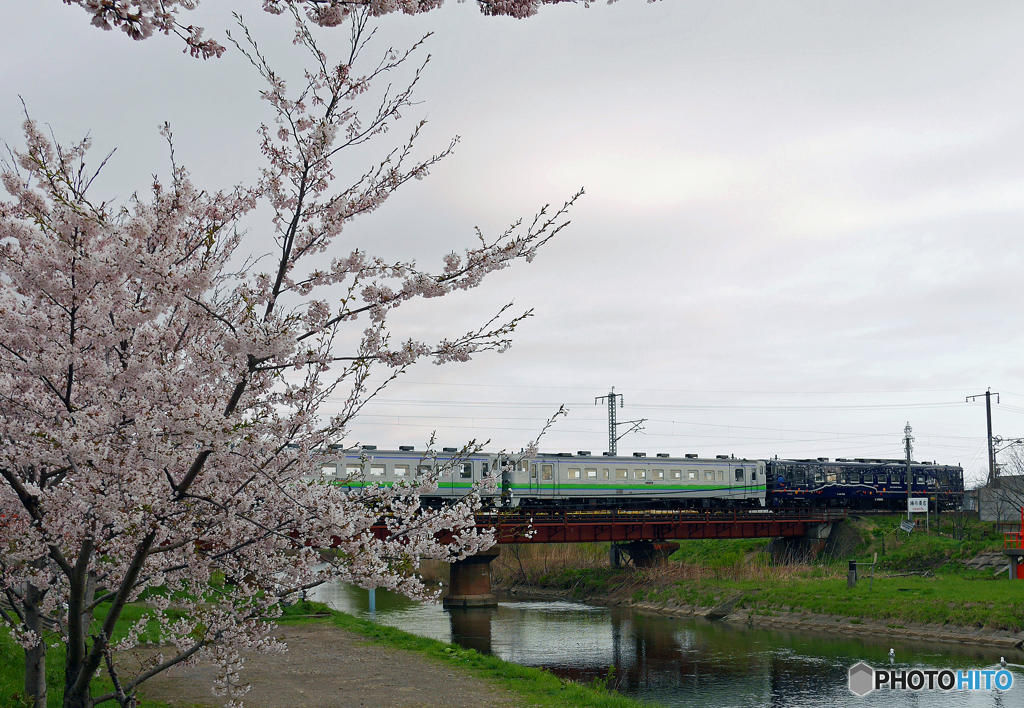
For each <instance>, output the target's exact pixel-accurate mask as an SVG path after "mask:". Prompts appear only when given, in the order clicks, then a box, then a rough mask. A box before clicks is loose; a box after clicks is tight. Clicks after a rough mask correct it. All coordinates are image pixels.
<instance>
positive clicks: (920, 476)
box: [914, 474, 924, 484]
mask: <svg viewBox="0 0 1024 708" xmlns="http://www.w3.org/2000/svg"><path fill="white" fill-rule="evenodd" d="M914 484H924V475H923V474H915V475H914Z"/></svg>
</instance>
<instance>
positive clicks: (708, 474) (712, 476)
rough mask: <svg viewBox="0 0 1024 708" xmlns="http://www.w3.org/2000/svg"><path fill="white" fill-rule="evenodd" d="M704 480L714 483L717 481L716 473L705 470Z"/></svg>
mask: <svg viewBox="0 0 1024 708" xmlns="http://www.w3.org/2000/svg"><path fill="white" fill-rule="evenodd" d="M704 479H705V480H711V481H712V482H714V481H715V471H714V470H704Z"/></svg>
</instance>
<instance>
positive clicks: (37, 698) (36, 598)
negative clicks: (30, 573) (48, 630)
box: [24, 583, 46, 708]
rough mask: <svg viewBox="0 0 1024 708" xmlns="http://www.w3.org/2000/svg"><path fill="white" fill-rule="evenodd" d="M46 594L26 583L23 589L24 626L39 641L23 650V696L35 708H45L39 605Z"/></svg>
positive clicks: (43, 650) (44, 644)
mask: <svg viewBox="0 0 1024 708" xmlns="http://www.w3.org/2000/svg"><path fill="white" fill-rule="evenodd" d="M45 595H46V592H45V591H44V592H40V591H39V590H37V589H36V587H35V586H34V585H32V584H31V583H28V584H27V585H26V588H25V602H24V608H25V626H26V627H27V628H28V629H30V630H32V631H33V632H35V634H36V637H38V638H39V641H38V642H37V643H36V645H35V646H34V647H32V648H31V649H26V650H25V695H26V696H28V697H29V698H30V699H31V700H32V705H33V706H35V708H46V642H44V641H43V615H42V608H41V605H42V603H43V597H44V596H45Z"/></svg>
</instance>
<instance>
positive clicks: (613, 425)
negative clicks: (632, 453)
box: [594, 386, 647, 457]
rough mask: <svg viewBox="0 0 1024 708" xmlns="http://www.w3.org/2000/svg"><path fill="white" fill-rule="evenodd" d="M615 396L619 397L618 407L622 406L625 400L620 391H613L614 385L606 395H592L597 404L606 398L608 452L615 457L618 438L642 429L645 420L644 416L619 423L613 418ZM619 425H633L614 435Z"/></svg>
mask: <svg viewBox="0 0 1024 708" xmlns="http://www.w3.org/2000/svg"><path fill="white" fill-rule="evenodd" d="M616 398H618V399H619V408H622V407H623V406H625V405H626V401H625V399H623V397H622V394H621V393H615V387H614V386H612V390H611V391H609V392H608V395H606V396H595V397H594V405H597V404H598V403H600V402H601V401H603V400H605V399H607V400H608V452H609V453H610V454H611V456H612V457H615V455H617V454H618V443H619V440H621V439H622V438H624V437H625V436H627V435H629V434H630V433H632V432H635V431H639V430H643V429H644V421H645V420H647V419H646V418H641V419H640V420H624V421H622V422H621V423H620V422H618V421H616V420H615V399H616ZM620 425H632V426H633V427H631V428H630V429H629V430H627V431H626V432H624V433H623V434H622V435H618V436H616V435H615V433H616V432H617V430H618V426H620Z"/></svg>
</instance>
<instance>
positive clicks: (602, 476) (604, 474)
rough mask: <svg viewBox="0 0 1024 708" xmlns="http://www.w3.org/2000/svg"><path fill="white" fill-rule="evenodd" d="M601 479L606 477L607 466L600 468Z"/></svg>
mask: <svg viewBox="0 0 1024 708" xmlns="http://www.w3.org/2000/svg"><path fill="white" fill-rule="evenodd" d="M601 479H608V468H607V467H602V468H601Z"/></svg>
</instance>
